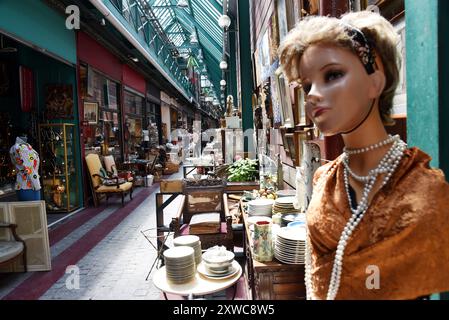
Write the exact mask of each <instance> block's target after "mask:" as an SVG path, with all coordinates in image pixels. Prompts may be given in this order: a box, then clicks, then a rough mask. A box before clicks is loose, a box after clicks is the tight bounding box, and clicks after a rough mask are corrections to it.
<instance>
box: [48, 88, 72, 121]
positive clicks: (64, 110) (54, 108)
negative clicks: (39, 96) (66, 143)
mask: <svg viewBox="0 0 449 320" xmlns="http://www.w3.org/2000/svg"><path fill="white" fill-rule="evenodd" d="M45 106H46V110H45V113H46V117H47V119H73V86H72V85H71V84H55V85H47V86H46V94H45Z"/></svg>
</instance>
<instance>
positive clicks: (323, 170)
mask: <svg viewBox="0 0 449 320" xmlns="http://www.w3.org/2000/svg"><path fill="white" fill-rule="evenodd" d="M339 162H340V157H338V158H337V159H335V160H333V161H330V162H328V163H326V164H324V165H322V166H321V167H319V168H318V169H317V170H316V171H315V173H314V175H313V184H314V185H315V184H316V183H317V182H318V180H319V179H320V177H322V176H323V175H325V174H326V173H328V172H329V171H330V170H332V168H333V167H334V166H336V165H337V164H338V163H339Z"/></svg>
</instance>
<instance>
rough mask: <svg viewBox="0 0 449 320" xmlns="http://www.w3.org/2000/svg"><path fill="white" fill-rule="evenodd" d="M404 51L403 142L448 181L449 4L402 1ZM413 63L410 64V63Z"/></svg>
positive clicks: (439, 0)
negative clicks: (418, 150)
mask: <svg viewBox="0 0 449 320" xmlns="http://www.w3.org/2000/svg"><path fill="white" fill-rule="evenodd" d="M405 8H406V9H405V16H406V49H407V53H406V56H407V140H408V144H409V145H410V146H418V147H419V148H421V149H422V150H424V151H425V152H427V153H428V154H430V156H431V157H432V159H433V160H432V163H431V165H432V166H433V167H439V168H441V169H443V170H444V171H445V174H446V177H449V158H448V155H449V150H448V145H449V144H448V140H449V137H448V135H449V126H447V125H445V123H444V122H445V120H446V119H448V108H449V90H448V89H449V88H448V77H449V70H448V69H449V61H448V60H447V57H448V56H449V55H448V53H449V46H448V43H447V40H446V41H444V39H443V37H444V35H445V34H446V35H447V32H448V31H449V27H448V26H449V22H448V21H447V20H448V18H449V3H448V1H445V0H429V1H416V0H406V1H405ZM411 61H413V63H411Z"/></svg>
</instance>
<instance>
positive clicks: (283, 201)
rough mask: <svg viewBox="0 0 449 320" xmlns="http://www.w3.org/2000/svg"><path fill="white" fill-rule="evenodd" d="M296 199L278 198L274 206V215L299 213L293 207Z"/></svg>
mask: <svg viewBox="0 0 449 320" xmlns="http://www.w3.org/2000/svg"><path fill="white" fill-rule="evenodd" d="M294 201H295V197H282V198H277V199H276V201H275V202H274V206H273V214H276V213H289V212H299V210H296V209H295V207H294V206H293V202H294Z"/></svg>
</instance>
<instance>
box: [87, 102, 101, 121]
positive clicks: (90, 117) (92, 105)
mask: <svg viewBox="0 0 449 320" xmlns="http://www.w3.org/2000/svg"><path fill="white" fill-rule="evenodd" d="M84 121H87V122H88V123H89V124H97V122H98V103H97V102H84Z"/></svg>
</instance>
